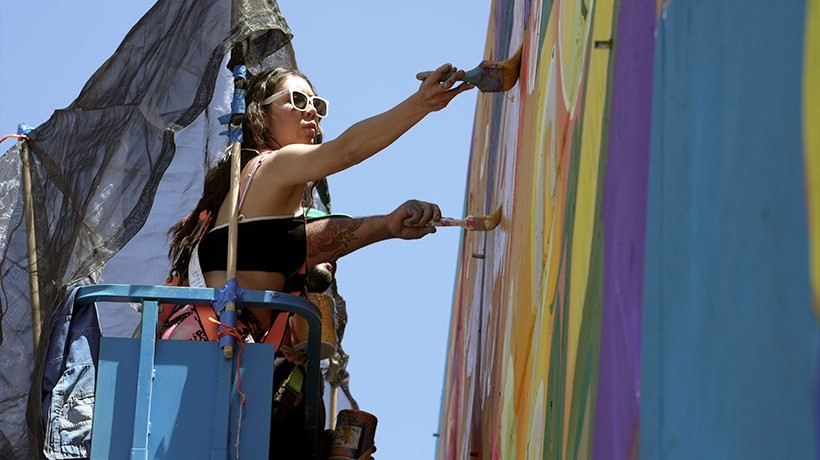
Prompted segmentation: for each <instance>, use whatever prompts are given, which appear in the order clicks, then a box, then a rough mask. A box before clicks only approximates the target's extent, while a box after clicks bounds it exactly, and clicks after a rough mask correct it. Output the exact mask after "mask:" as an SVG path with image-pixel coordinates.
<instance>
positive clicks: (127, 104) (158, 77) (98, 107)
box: [0, 0, 295, 458]
mask: <svg viewBox="0 0 820 460" xmlns="http://www.w3.org/2000/svg"><path fill="white" fill-rule="evenodd" d="M290 38H291V33H290V30H289V29H288V27H287V24H286V23H285V21H284V18H283V17H282V16H281V14H280V12H279V8H278V6H277V5H276V4H275V2H274V1H273V0H234V1H233V2H232V1H231V0H186V1H181V0H160V1H159V2H157V3H156V4H155V5H154V6H153V7H152V8H151V10H150V11H149V12H148V13H147V14H146V15H145V16H144V17H143V18H142V19H141V20H140V21H139V22H138V23H137V24H136V25H135V26H134V28H133V29H132V30H131V31H130V32H129V33H128V35H127V36H126V38H125V39H124V41H123V42H122V44H121V45H120V47H119V48H118V49H117V51H116V53H115V54H114V55H113V56H112V57H111V58H110V59H109V60H108V61H106V62H105V64H103V66H102V67H101V68H100V69H99V70H98V71H97V72H96V73H95V74H94V75H93V76H92V77H91V79H90V80H89V81H88V83H87V84H86V85H85V87H84V88H83V90H82V92H81V93H80V95H79V96H78V97H77V99H76V100H75V101H74V102H73V103H72V104H71V105H70V106H69V107H67V108H65V109H62V110H57V111H55V112H54V114H53V115H52V117H51V118H50V119H49V120H48V121H46V122H45V123H44V124H42V125H41V126H39V127H37V128H36V129H34V130H33V131H32V132H31V133H30V142H29V145H30V149H31V156H32V172H31V175H32V194H33V200H34V209H35V227H36V231H35V234H36V241H37V260H38V269H39V276H40V278H39V289H40V302H41V305H42V307H43V310H44V311H43V319H47V318H48V317H49V313H50V311H51V309H53V306H54V305H56V304H57V302H58V301H59V299H57V297H58V293H59V292H60V291H61V287H63V286H65V285H67V284H69V283H71V282H73V281H75V280H80V279H86V278H91V279H93V280H95V281H100V277H101V276H102V277H104V278H105V279H104V280H103V281H105V282H130V283H131V284H146V283H149V284H158V283H161V281H162V279H163V278H164V275H165V273H164V270H167V261H164V265H162V264H163V262H162V256H164V254H165V251H166V250H167V235H166V234H165V232H166V231H167V229H168V228H169V226H170V225H171V224H172V223H173V222H174V221H175V220H177V219H179V218H180V217H182V214H184V213H185V211H186V210H189V209H192V208H193V203H194V202H195V201H196V199H197V198H198V196H199V194H200V192H201V183H202V180H201V179H202V176H203V174H204V171H205V169H206V168H207V167H208V165H209V164H210V163H211V162H212V161H213V155H215V154H216V152H219V151H221V150H222V149H224V147H225V145H226V139H225V138H224V137H223V136H219V135H215V134H213V133H214V132H218V131H219V129H218V128H217V129H214V127H215V126H216V125H218V121H217V120H216V118H217V117H218V116H220V115H223V114H224V113H225V112H226V111H227V107H229V102H230V101H229V98H228V97H227V96H225V93H227V92H229V89H230V84H229V83H230V73H229V72H227V71H226V69H225V68H224V67H225V66H224V63H225V56H226V55H227V53H228V52H229V51H230V49H231V47H232V46H233V44H235V43H237V42H241V41H250V42H251V46H250V52H249V53H248V60H249V61H254V62H259V61H261V60H262V59H263V58H264V59H266V60H267V61H269V63H278V64H281V63H286V64H293V65H295V62H294V59H293V54H292V51H291V50H290V47H289V46H287V45H288V43H289V41H290ZM78 52H79V50H78ZM274 52H276V55H274V56H269V55H270V54H272V53H274ZM249 63H251V62H249ZM220 77H221V79H222V80H227V82H228V83H227V84H226V83H224V82H223V83H222V87H224V88H225V89H226V91H221V90H220V89H219V88H220V86H219V83H218V80H220ZM212 98H213V100H214V103H213V104H212V105H213V106H214V108H211V109H209V110H207V111H206V108H207V107H208V106H209V103H211V101H212ZM220 108H222V113H219V112H218V111H219V109H220ZM214 110H216V111H217V112H214ZM183 151H184V156H183V155H182V153H183ZM174 165H176V166H174ZM173 171H175V172H174V174H171V172H173ZM163 190H165V191H166V192H168V193H169V195H167V197H165V198H162V199H158V200H156V202H155V197H156V196H157V193H158V191H160V192H161V191H163ZM21 196H22V195H21V181H20V152H19V149H18V147H17V146H15V147H12V148H11V149H10V150H9V151H8V152H6V154H5V155H4V156H3V157H2V158H0V282H1V283H2V286H0V287H2V291H1V292H0V302H1V303H2V316H0V321H2V329H0V330H1V331H2V337H1V339H2V342H0V347H2V352H1V353H0V458H30V457H32V456H33V455H34V452H37V451H39V447H35V448H34V449H33V450H30V449H32V448H31V447H30V445H33V446H40V445H41V442H40V440H39V439H37V438H38V437H39V436H41V435H42V434H41V430H42V428H41V426H42V421H41V420H40V419H39V417H38V414H39V413H40V410H39V401H40V394H39V393H40V390H39V379H40V376H39V373H41V372H42V370H41V369H38V363H37V362H35V361H36V360H35V359H33V355H35V350H34V347H33V344H32V335H31V317H30V313H29V302H30V299H29V290H30V287H29V280H28V272H27V265H28V262H27V258H26V242H25V225H24V224H23V222H22V215H23V213H22V198H21ZM158 207H162V208H163V209H164V211H163V212H157V208H158ZM149 214H150V219H151V220H152V221H153V222H152V223H151V227H152V228H151V230H150V231H149V232H148V233H146V234H144V235H143V232H142V230H143V226H144V225H145V224H146V221H147V220H149ZM147 227H148V225H146V228H147ZM157 229H159V230H157ZM135 236H136V237H135ZM140 238H142V240H143V244H142V246H140V248H139V249H134V250H132V251H131V253H132V254H135V255H139V254H140V253H144V252H145V251H149V250H150V251H152V252H153V254H152V255H153V259H154V260H160V261H161V262H160V265H158V266H157V268H156V269H152V268H151V267H150V266H141V265H138V264H139V262H134V260H131V261H128V260H123V261H121V262H120V263H119V268H117V267H116V265H117V264H115V263H114V261H115V259H117V258H120V257H121V255H120V254H118V252H119V251H120V250H121V249H123V248H124V247H126V244H127V243H128V246H131V245H132V243H133V242H134V241H136V240H139V239H140ZM127 252H128V251H123V253H127ZM115 255H117V257H114V256H115ZM157 255H160V257H157ZM112 257H114V259H112ZM122 257H123V258H125V257H126V255H122ZM109 260H110V261H111V263H110V264H108V266H105V265H106V264H107V263H108V262H109ZM104 266H105V271H103V270H102V269H103V267H104ZM134 267H139V270H133V268H134ZM129 268H130V270H129ZM146 277H147V278H148V279H146ZM151 277H153V279H150V278H151ZM48 330H49V328H48V324H45V325H44V326H43V331H44V332H43V337H42V340H41V344H40V345H41V348H42V343H43V340H46V339H47V337H48V334H47V332H46V331H48ZM32 374H33V375H32ZM32 382H33V383H32ZM30 388H31V396H32V397H31V398H30V408H29V410H28V413H27V411H26V403H27V399H29V398H28V395H29V389H30ZM24 420H26V421H28V425H29V428H31V430H32V431H31V435H30V434H29V433H27V430H26V427H25V422H24ZM29 438H32V439H29Z"/></svg>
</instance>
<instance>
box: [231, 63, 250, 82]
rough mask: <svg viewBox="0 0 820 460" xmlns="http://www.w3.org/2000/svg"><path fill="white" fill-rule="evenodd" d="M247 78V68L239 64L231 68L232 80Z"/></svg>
mask: <svg viewBox="0 0 820 460" xmlns="http://www.w3.org/2000/svg"><path fill="white" fill-rule="evenodd" d="M247 76H248V68H247V67H245V66H244V65H242V64H240V65H238V66H236V67H234V68H233V78H234V80H236V79H237V78H241V79H243V80H244V79H245V78H247Z"/></svg>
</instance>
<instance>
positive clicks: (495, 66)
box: [416, 46, 521, 93]
mask: <svg viewBox="0 0 820 460" xmlns="http://www.w3.org/2000/svg"><path fill="white" fill-rule="evenodd" d="M432 73H433V72H432V71H427V72H419V73H418V74H416V78H417V79H419V80H425V79H426V78H427V77H429V76H430V75H431V74H432ZM453 73H455V72H449V73H446V74H444V75H442V76H441V79H440V81H445V80H447V79H448V78H450V77H451V76H452V75H453ZM520 73H521V46H519V47H518V51H516V52H515V54H513V55H512V57H510V58H509V59H505V60H503V61H481V64H479V65H478V67H476V68H475V69H472V70H468V71H467V72H466V73H465V75H464V78H462V79H461V80H462V81H465V82H467V83H472V84H474V85H475V86H476V87H477V88H478V89H479V90H480V91H482V92H485V93H497V92H501V91H508V90H510V89H511V88H512V87H513V86H515V83H516V82H517V81H518V75H519V74H520Z"/></svg>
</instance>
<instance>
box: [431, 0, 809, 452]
mask: <svg viewBox="0 0 820 460" xmlns="http://www.w3.org/2000/svg"><path fill="white" fill-rule="evenodd" d="M818 10H820V1H817V0H810V1H808V2H789V4H788V5H780V6H778V8H776V11H774V9H773V8H772V7H771V4H769V3H766V2H762V1H753V2H749V1H740V0H726V1H722V2H695V1H691V0H689V1H686V0H672V1H665V2H664V1H661V0H635V1H632V2H620V1H618V0H556V1H552V2H551V1H546V0H544V1H538V0H533V1H524V0H519V1H511V0H510V1H505V0H496V1H495V2H494V3H493V6H492V11H491V19H490V24H489V28H488V33H487V46H486V52H485V59H493V60H500V59H505V58H507V57H509V56H512V55H513V54H514V53H515V52H516V51H517V50H518V49H519V47H522V51H523V54H522V55H523V59H522V65H521V73H520V78H519V81H518V84H517V85H516V86H515V87H514V88H513V89H512V90H510V91H508V92H506V93H494V94H493V93H484V94H482V95H481V96H480V97H479V101H478V107H477V110H476V117H475V125H474V133H473V145H472V153H471V164H470V174H469V179H468V184H467V202H466V211H467V213H471V214H489V213H491V212H493V211H495V210H496V209H497V208H498V207H501V208H502V210H503V219H502V222H501V225H500V226H499V227H498V228H497V229H495V230H493V231H491V232H487V233H479V232H472V233H469V232H467V233H464V237H463V239H462V248H461V253H460V261H459V273H458V276H457V283H456V286H455V297H454V299H455V300H454V309H453V317H452V322H451V330H450V344H449V345H450V346H449V354H448V362H447V368H446V375H445V378H444V382H445V387H444V396H443V400H442V413H441V420H440V431H439V444H438V456H439V458H444V459H460V458H463V459H466V458H471V457H472V458H492V459H495V458H503V459H536V458H537V459H540V458H549V459H555V458H606V459H610V458H639V457H644V458H712V457H714V455H715V454H716V453H717V454H718V457H720V458H817V453H818V444H817V440H818V429H817V426H818V423H817V420H816V419H817V416H818V414H820V410H818V407H820V405H818V401H820V399H818V384H817V382H818V380H817V375H818V362H819V360H820V354H819V353H818V343H820V342H819V341H818V339H819V338H820V334H818V332H819V331H818V322H817V316H816V315H815V313H813V311H812V308H813V307H812V302H813V301H812V285H813V286H814V294H813V295H814V305H815V307H814V308H818V305H820V295H818V292H820V281H818V280H820V137H818V136H820V88H819V86H820V45H819V44H818V43H820V19H818V15H820V12H818ZM812 101H814V102H812Z"/></svg>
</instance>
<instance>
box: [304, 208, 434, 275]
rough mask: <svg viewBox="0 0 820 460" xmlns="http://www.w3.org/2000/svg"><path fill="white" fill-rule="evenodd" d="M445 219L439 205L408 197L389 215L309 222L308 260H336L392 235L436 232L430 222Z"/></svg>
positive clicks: (408, 237)
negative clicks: (408, 198) (442, 217)
mask: <svg viewBox="0 0 820 460" xmlns="http://www.w3.org/2000/svg"><path fill="white" fill-rule="evenodd" d="M439 220H441V210H440V209H439V207H438V205H436V204H433V203H428V202H425V201H418V200H408V201H406V202H405V203H404V204H402V205H401V206H399V207H398V208H396V210H394V211H393V212H391V213H390V214H388V215H385V216H370V217H341V218H339V217H335V218H327V219H322V220H318V221H313V222H308V225H307V264H308V265H316V264H320V263H323V262H334V261H336V260H337V259H338V258H340V257H342V256H344V255H346V254H350V253H351V252H353V251H355V250H357V249H360V248H363V247H365V246H368V245H370V244H373V243H375V242H378V241H382V240H387V239H391V238H401V239H405V240H412V239H418V238H421V237H423V236H424V235H427V234H430V233H435V231H436V228H435V227H432V226H429V225H428V224H429V223H430V222H436V221H439Z"/></svg>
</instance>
